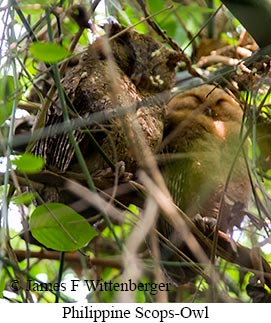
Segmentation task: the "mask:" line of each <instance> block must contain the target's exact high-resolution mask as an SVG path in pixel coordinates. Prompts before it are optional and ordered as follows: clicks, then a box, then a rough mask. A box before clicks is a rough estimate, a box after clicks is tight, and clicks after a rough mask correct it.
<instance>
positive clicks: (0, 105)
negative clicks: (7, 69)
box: [0, 75, 14, 125]
mask: <svg viewBox="0 0 271 323" xmlns="http://www.w3.org/2000/svg"><path fill="white" fill-rule="evenodd" d="M13 100H14V84H13V77H12V76H10V75H7V76H0V125H1V124H2V123H3V122H5V121H6V120H7V118H8V117H9V116H10V114H11V111H12V103H13Z"/></svg>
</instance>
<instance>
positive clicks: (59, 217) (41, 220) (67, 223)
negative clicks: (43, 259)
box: [29, 203, 98, 251]
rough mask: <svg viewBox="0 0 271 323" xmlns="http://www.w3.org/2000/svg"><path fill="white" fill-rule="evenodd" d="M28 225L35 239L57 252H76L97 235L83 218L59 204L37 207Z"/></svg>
mask: <svg viewBox="0 0 271 323" xmlns="http://www.w3.org/2000/svg"><path fill="white" fill-rule="evenodd" d="M29 225H30V230H31V233H32V235H33V236H34V238H35V239H37V240H38V241H39V242H40V243H42V244H43V245H44V246H46V247H47V248H51V249H54V250H58V251H74V250H78V249H80V248H82V247H83V246H84V245H85V244H86V243H88V242H89V241H90V240H92V239H93V238H94V237H95V236H97V234H98V233H97V232H96V231H95V230H94V229H93V228H92V227H91V226H90V225H89V223H88V222H87V220H86V219H85V218H84V217H82V216H81V215H80V214H78V213H76V212H75V211H74V210H73V209H72V208H70V207H68V206H66V205H64V204H61V203H47V204H45V205H40V206H38V207H37V208H36V209H35V210H34V212H33V213H32V215H31V217H30V221H29Z"/></svg>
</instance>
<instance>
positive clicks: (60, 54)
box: [29, 42, 70, 63]
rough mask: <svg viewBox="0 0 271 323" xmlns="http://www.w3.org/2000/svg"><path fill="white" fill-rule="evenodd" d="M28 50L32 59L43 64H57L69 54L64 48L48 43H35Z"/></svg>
mask: <svg viewBox="0 0 271 323" xmlns="http://www.w3.org/2000/svg"><path fill="white" fill-rule="evenodd" d="M29 50H30V52H31V54H32V55H33V56H34V58H36V59H37V60H39V61H42V62H45V63H57V62H59V61H61V60H62V59H64V58H66V57H68V56H69V54H70V53H69V51H68V50H67V49H65V48H64V47H62V46H60V45H58V44H54V43H50V42H46V43H43V42H35V43H33V44H31V46H30V48H29Z"/></svg>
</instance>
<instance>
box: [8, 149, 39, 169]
mask: <svg viewBox="0 0 271 323" xmlns="http://www.w3.org/2000/svg"><path fill="white" fill-rule="evenodd" d="M12 164H13V165H16V167H17V169H18V171H20V172H22V173H28V174H33V173H38V172H39V171H41V170H42V168H43V167H44V160H43V158H41V157H38V156H35V155H32V154H30V153H24V154H23V155H21V156H19V157H16V159H14V160H13V161H12Z"/></svg>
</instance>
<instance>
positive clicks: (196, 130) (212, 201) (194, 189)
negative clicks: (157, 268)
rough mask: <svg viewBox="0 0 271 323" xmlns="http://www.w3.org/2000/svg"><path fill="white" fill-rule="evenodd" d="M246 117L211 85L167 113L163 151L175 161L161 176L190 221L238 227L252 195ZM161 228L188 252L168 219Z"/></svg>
mask: <svg viewBox="0 0 271 323" xmlns="http://www.w3.org/2000/svg"><path fill="white" fill-rule="evenodd" d="M242 116H243V112H242V110H241V108H240V106H239V104H238V103H237V102H236V101H234V100H233V99H232V97H231V96H230V95H228V94H226V92H225V91H223V90H221V89H218V88H215V86H212V85H203V86H200V87H198V88H195V89H192V90H189V91H186V92H184V93H181V94H179V95H176V96H175V97H174V98H172V100H170V101H169V103H168V104H167V108H166V123H167V126H166V129H165V138H164V146H165V149H164V151H165V154H171V155H169V156H171V157H172V159H170V158H169V161H168V162H166V164H165V165H163V168H162V172H163V175H164V178H165V181H166V183H167V185H168V188H169V191H170V192H171V195H172V197H173V200H174V202H175V203H176V204H177V205H178V206H179V207H180V208H181V209H182V210H183V211H184V212H185V213H186V214H187V215H188V216H189V217H190V218H191V219H194V218H195V217H197V218H198V216H201V217H202V218H215V219H217V221H218V223H217V224H218V227H219V229H220V230H221V231H224V232H230V233H232V230H233V227H234V226H237V227H239V226H240V224H241V222H242V220H243V218H244V209H245V208H246V207H247V205H248V201H249V199H250V195H251V185H250V180H249V176H248V171H247V167H246V163H245V160H244V157H243V154H242V149H239V148H240V145H241V126H242ZM246 149H247V146H246V145H244V151H246ZM158 228H159V230H160V231H161V232H162V233H163V234H164V235H165V236H166V237H168V238H169V239H170V240H173V241H174V243H175V244H176V243H177V246H178V247H179V248H180V249H182V248H184V250H186V249H187V247H186V244H185V242H184V241H182V238H181V237H178V236H177V237H176V233H175V230H174V228H172V226H170V225H168V224H167V223H165V220H164V219H160V220H159V223H158ZM186 251H187V250H186ZM188 254H190V256H191V252H188ZM162 256H163V258H164V259H166V260H169V259H171V257H172V255H171V254H170V252H168V251H163V248H162ZM192 258H193V256H192ZM194 259H195V257H194ZM185 274H187V272H186V273H181V271H179V273H178V270H177V271H176V270H174V276H175V278H174V279H176V280H177V281H185V280H186V279H188V277H189V276H190V274H188V275H187V277H185ZM192 276H193V275H192Z"/></svg>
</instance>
